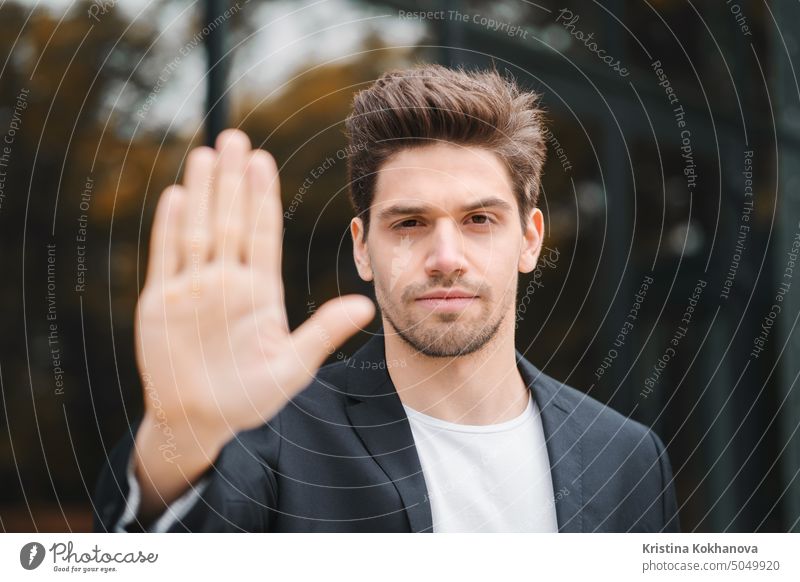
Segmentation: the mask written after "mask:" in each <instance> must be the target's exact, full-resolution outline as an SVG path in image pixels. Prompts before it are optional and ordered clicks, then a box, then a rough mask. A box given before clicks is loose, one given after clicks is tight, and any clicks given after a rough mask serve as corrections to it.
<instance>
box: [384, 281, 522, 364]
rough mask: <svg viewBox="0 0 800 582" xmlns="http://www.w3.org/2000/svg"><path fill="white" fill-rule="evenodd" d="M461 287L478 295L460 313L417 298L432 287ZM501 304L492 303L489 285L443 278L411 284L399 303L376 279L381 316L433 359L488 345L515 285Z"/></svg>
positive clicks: (511, 297) (494, 334)
mask: <svg viewBox="0 0 800 582" xmlns="http://www.w3.org/2000/svg"><path fill="white" fill-rule="evenodd" d="M450 287H459V288H462V289H465V290H467V291H469V292H470V293H473V294H475V295H477V296H478V297H477V299H476V300H475V301H477V304H473V305H470V306H469V307H467V308H466V309H464V310H463V311H461V312H449V313H448V312H438V311H428V310H426V309H424V308H423V307H421V306H419V305H417V304H416V303H415V299H416V298H417V297H419V296H420V295H422V294H423V293H425V292H426V291H427V290H430V289H438V288H443V289H447V288H450ZM509 289H510V290H511V292H510V293H506V294H505V295H504V298H503V301H502V302H501V304H499V305H494V306H493V304H492V301H491V290H490V289H489V288H488V286H486V285H478V286H476V285H467V284H465V283H464V282H463V281H453V282H451V283H449V284H448V283H447V282H446V281H443V280H442V279H439V280H434V281H432V282H430V283H429V284H427V285H410V286H409V287H407V288H406V289H405V290H404V291H403V293H402V295H401V297H400V300H399V302H398V301H394V300H392V299H391V298H390V296H389V294H388V293H386V292H385V289H384V288H383V285H381V284H380V283H379V282H378V279H377V278H376V279H375V298H376V300H377V303H378V308H379V309H380V310H381V313H382V315H383V316H384V317H385V318H386V320H387V321H388V322H389V323H390V324H391V326H392V327H393V328H394V330H395V332H396V333H397V335H398V336H399V337H400V338H401V339H402V340H404V341H405V342H406V343H407V344H408V345H410V346H411V347H412V348H413V349H414V350H416V351H417V352H419V353H421V354H423V355H426V356H429V357H432V358H453V357H457V356H466V355H469V354H472V353H474V352H477V351H478V350H480V349H482V348H483V347H485V346H486V345H487V344H488V343H489V342H491V341H492V339H494V338H495V336H496V335H497V332H498V330H499V329H500V326H501V325H502V324H503V322H504V321H505V319H506V317H507V315H508V313H509V308H510V307H511V305H513V303H514V300H515V291H516V285H513V286H511V287H510V288H509Z"/></svg>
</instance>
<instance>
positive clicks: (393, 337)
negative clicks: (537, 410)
mask: <svg viewBox="0 0 800 582" xmlns="http://www.w3.org/2000/svg"><path fill="white" fill-rule="evenodd" d="M384 329H385V330H386V334H385V347H386V361H387V362H398V361H402V362H406V365H404V366H392V367H391V368H388V371H389V375H390V377H391V379H392V383H393V384H394V386H395V388H396V389H397V393H398V395H399V396H400V400H401V401H402V402H403V404H405V405H406V406H408V407H409V408H412V409H414V410H417V411H419V412H422V413H424V414H427V415H429V416H433V417H435V418H439V419H442V420H446V421H449V422H455V423H459V424H472V425H487V424H498V423H501V422H504V421H506V420H510V419H512V418H514V417H516V416H519V415H520V414H522V412H523V411H524V410H525V407H526V406H527V405H528V398H529V390H528V387H527V386H525V382H524V381H523V379H522V376H521V375H520V373H519V370H518V369H517V362H516V353H515V345H514V328H513V319H512V327H511V328H510V329H508V326H507V325H505V323H504V324H503V325H501V327H500V329H498V330H497V335H496V336H495V337H494V339H493V340H491V341H489V342H488V343H487V344H486V345H484V346H483V347H482V348H481V349H479V350H477V351H475V352H473V353H471V354H469V355H465V356H455V357H452V358H434V357H430V356H426V355H424V354H422V353H420V352H418V351H416V350H415V349H414V348H413V347H411V346H410V345H409V344H407V343H406V342H405V340H403V339H402V338H401V337H400V336H398V335H397V334H396V333H395V332H394V328H392V326H391V324H389V323H388V322H387V321H384Z"/></svg>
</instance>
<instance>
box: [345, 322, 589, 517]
mask: <svg viewBox="0 0 800 582" xmlns="http://www.w3.org/2000/svg"><path fill="white" fill-rule="evenodd" d="M516 358H517V366H518V368H519V371H520V374H521V375H522V378H523V380H524V381H525V384H526V386H528V388H529V389H530V390H531V391H532V393H533V397H534V399H535V401H536V404H537V406H538V407H539V410H540V414H541V419H542V426H543V428H544V437H545V442H546V445H547V455H548V457H549V459H550V475H551V478H552V480H553V493H554V494H555V507H556V519H557V521H558V531H559V532H582V531H585V529H586V528H585V527H584V523H583V515H582V512H581V509H582V505H583V501H582V500H583V484H582V479H581V473H582V471H583V459H582V458H581V442H580V439H581V436H582V432H581V430H580V425H579V423H578V422H576V420H575V419H574V418H573V417H572V411H571V407H570V406H569V405H568V404H567V402H566V401H565V399H564V398H562V397H561V396H560V394H559V385H558V383H557V382H555V381H554V380H553V379H552V378H550V377H549V376H546V375H545V374H543V373H542V372H540V371H539V370H538V369H537V368H536V367H535V366H534V365H533V364H531V363H530V362H529V361H528V360H527V359H525V357H524V356H522V354H521V353H520V352H519V351H517V352H516ZM346 392H347V394H348V395H349V396H350V397H351V401H350V403H349V404H348V406H347V415H348V418H349V419H350V422H351V424H352V426H353V428H354V429H355V431H356V432H357V433H358V435H359V437H360V438H361V440H362V441H363V443H364V445H365V446H366V448H367V450H368V451H369V453H370V455H371V456H372V457H373V458H374V459H375V461H376V462H377V463H378V464H379V465H380V467H381V468H382V469H383V471H384V472H385V473H386V475H387V477H388V478H389V480H390V481H391V482H392V483H393V484H394V486H395V488H396V489H397V492H398V493H399V495H400V498H401V499H402V501H403V505H404V506H405V510H406V515H407V516H408V521H409V523H410V524H411V531H414V532H431V531H433V525H432V522H433V519H432V516H431V509H430V503H429V502H428V489H427V486H426V484H425V477H424V475H423V474H422V466H421V464H420V461H419V456H418V454H417V449H416V446H415V444H414V436H413V434H412V433H411V427H410V426H409V424H408V417H407V416H406V412H405V410H404V409H403V405H402V402H401V400H400V397H399V396H398V394H397V390H396V389H395V386H394V384H393V383H392V380H391V377H390V376H389V373H388V371H387V370H386V351H385V344H384V336H383V328H380V329H379V330H378V331H377V332H376V333H375V335H374V336H373V337H372V338H371V339H370V340H369V341H367V343H365V344H364V345H363V346H362V347H361V348H360V349H359V350H358V351H357V352H356V353H355V354H354V355H353V357H352V358H350V359H349V360H347V386H346Z"/></svg>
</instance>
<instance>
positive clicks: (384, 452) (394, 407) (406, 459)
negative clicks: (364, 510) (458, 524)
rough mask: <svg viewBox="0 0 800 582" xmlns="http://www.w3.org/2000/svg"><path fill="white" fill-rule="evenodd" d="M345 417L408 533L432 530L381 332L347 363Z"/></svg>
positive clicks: (416, 459)
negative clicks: (389, 486) (388, 488)
mask: <svg viewBox="0 0 800 582" xmlns="http://www.w3.org/2000/svg"><path fill="white" fill-rule="evenodd" d="M347 366H348V368H347V388H346V391H347V393H348V395H349V396H350V397H351V398H352V400H351V402H350V403H349V404H348V406H347V415H348V418H349V419H350V422H351V423H352V425H353V428H354V429H355V431H356V432H357V433H358V435H359V437H360V438H361V440H362V441H363V442H364V445H365V446H366V448H367V450H368V451H369V453H370V455H372V457H373V458H374V459H375V461H377V463H378V464H379V465H380V466H381V468H382V469H383V471H384V472H385V473H386V475H387V476H388V478H389V480H390V481H391V482H392V483H393V484H394V486H395V488H396V489H397V492H398V493H399V494H400V498H401V499H402V500H403V505H404V506H405V510H406V515H407V516H408V521H409V523H410V524H411V531H414V532H431V531H433V525H432V522H433V518H432V517H431V508H430V504H429V503H428V488H427V486H426V485H425V478H424V476H423V474H422V466H421V465H420V461H419V456H418V455H417V449H416V446H415V445H414V436H413V434H412V433H411V427H410V426H409V424H408V417H407V416H406V412H405V410H404V409H403V404H402V402H401V400H400V397H399V396H398V394H397V390H396V389H395V387H394V384H393V383H392V380H391V377H390V376H389V373H388V371H387V370H386V351H385V347H384V339H383V329H380V330H379V331H378V332H377V333H376V334H375V336H373V337H372V339H370V340H369V341H368V342H367V343H366V344H364V345H363V346H362V347H361V349H359V350H358V351H357V352H356V353H355V354H354V355H353V357H352V358H351V359H350V360H348V361H347Z"/></svg>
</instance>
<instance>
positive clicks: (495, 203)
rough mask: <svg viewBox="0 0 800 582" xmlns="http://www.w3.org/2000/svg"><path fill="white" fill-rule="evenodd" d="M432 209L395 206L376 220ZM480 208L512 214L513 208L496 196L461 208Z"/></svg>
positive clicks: (405, 205) (423, 205)
mask: <svg viewBox="0 0 800 582" xmlns="http://www.w3.org/2000/svg"><path fill="white" fill-rule="evenodd" d="M431 208H433V207H432V206H431V205H428V204H397V205H395V206H390V207H389V208H385V209H383V210H381V211H380V212H379V213H378V220H387V219H390V218H393V217H396V216H407V215H409V214H425V213H426V212H427V211H428V210H430V209H431ZM481 208H500V209H502V210H505V211H506V212H512V211H513V210H514V208H513V207H512V206H511V204H509V203H508V202H506V201H505V200H503V199H502V198H498V197H496V196H494V197H490V198H484V199H482V200H477V201H475V202H472V203H470V204H467V205H465V206H462V207H461V211H462V212H471V211H473V210H479V209H481Z"/></svg>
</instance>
